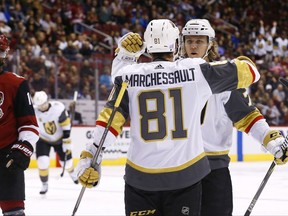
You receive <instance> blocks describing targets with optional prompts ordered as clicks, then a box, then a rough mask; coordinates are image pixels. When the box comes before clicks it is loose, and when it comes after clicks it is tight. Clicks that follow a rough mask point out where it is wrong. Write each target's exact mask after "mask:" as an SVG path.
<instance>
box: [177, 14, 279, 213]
mask: <svg viewBox="0 0 288 216" xmlns="http://www.w3.org/2000/svg"><path fill="white" fill-rule="evenodd" d="M182 36H183V40H182V42H183V44H182V51H183V53H182V55H183V57H184V58H203V59H205V60H206V61H207V62H212V61H214V60H215V59H216V58H217V57H218V53H217V48H216V47H217V44H216V41H215V31H214V29H213V28H212V27H211V25H210V23H209V21H208V20H206V19H192V20H190V21H188V22H187V23H186V25H185V27H184V28H183V29H182ZM201 123H202V134H203V141H204V149H205V152H206V155H207V156H208V159H209V162H210V167H211V173H210V174H208V175H207V176H206V177H205V178H204V179H203V180H202V194H203V195H202V210H201V215H202V216H214V215H221V216H230V215H232V210H233V197H232V183H231V176H230V172H229V169H228V166H229V162H230V158H229V156H228V153H229V151H230V149H231V146H232V131H233V126H235V127H236V128H237V129H238V130H240V131H243V132H245V133H248V134H250V135H252V136H253V137H254V138H255V139H257V140H258V141H259V143H263V144H264V146H266V147H267V146H268V148H269V146H270V145H271V144H272V143H275V142H276V143H282V142H283V139H284V138H283V136H282V135H281V133H280V131H276V130H273V129H271V128H270V127H269V125H268V124H267V122H266V120H265V119H264V117H263V116H262V114H261V113H260V112H259V110H258V109H257V108H256V107H255V106H254V105H253V104H252V103H251V100H250V98H249V95H248V93H247V91H246V89H244V88H242V89H237V90H234V91H232V92H230V91H226V92H223V93H220V94H216V95H212V96H211V97H210V98H209V100H208V102H207V103H206V105H205V107H204V109H203V111H202V118H201ZM274 134H275V136H271V135H274ZM259 149H260V148H259ZM271 153H272V154H273V155H274V154H275V152H274V150H273V149H272V151H271Z"/></svg>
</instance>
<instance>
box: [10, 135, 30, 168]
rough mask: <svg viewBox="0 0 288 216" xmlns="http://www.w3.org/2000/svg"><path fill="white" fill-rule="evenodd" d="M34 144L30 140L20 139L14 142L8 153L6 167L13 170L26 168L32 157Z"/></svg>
mask: <svg viewBox="0 0 288 216" xmlns="http://www.w3.org/2000/svg"><path fill="white" fill-rule="evenodd" d="M33 150H34V149H33V146H32V145H31V144H30V143H29V142H28V141H23V142H22V141H18V142H17V143H15V144H13V145H12V147H11V150H10V152H9V153H8V154H7V156H6V159H7V163H6V167H7V169H9V170H11V171H13V170H26V169H27V168H28V167H29V164H30V157H31V156H32V154H33Z"/></svg>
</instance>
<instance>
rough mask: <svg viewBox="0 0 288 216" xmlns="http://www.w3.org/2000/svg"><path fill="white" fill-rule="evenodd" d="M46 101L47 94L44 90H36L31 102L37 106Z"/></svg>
mask: <svg viewBox="0 0 288 216" xmlns="http://www.w3.org/2000/svg"><path fill="white" fill-rule="evenodd" d="M47 101H48V96H47V94H46V93H45V92H44V91H37V92H35V94H34V97H33V103H34V105H35V106H37V107H39V106H41V105H43V104H44V103H46V102H47Z"/></svg>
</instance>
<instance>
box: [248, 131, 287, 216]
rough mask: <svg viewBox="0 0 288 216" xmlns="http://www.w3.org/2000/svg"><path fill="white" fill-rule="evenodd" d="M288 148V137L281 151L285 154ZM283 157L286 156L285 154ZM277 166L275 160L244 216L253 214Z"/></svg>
mask: <svg viewBox="0 0 288 216" xmlns="http://www.w3.org/2000/svg"><path fill="white" fill-rule="evenodd" d="M287 146H288V135H287V136H286V137H285V140H284V142H283V144H282V146H281V149H282V151H283V152H285V151H286V148H287ZM283 156H285V154H284V155H283ZM275 166H276V162H275V160H274V161H273V162H272V164H271V165H270V167H269V169H268V171H267V173H266V175H265V177H264V179H263V180H262V182H261V184H260V186H259V188H258V190H257V192H256V194H255V195H254V197H253V199H252V201H251V203H250V205H249V207H248V209H247V210H246V212H245V214H244V216H249V215H250V214H251V212H252V209H253V208H254V206H255V204H256V202H257V200H258V198H259V196H260V194H261V193H262V191H263V189H264V187H265V185H266V183H267V182H268V180H269V178H270V176H271V174H272V173H273V171H274V168H275Z"/></svg>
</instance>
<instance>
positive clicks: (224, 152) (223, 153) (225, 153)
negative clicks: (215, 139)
mask: <svg viewBox="0 0 288 216" xmlns="http://www.w3.org/2000/svg"><path fill="white" fill-rule="evenodd" d="M205 153H206V155H207V156H214V155H228V154H229V150H225V151H217V152H205Z"/></svg>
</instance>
